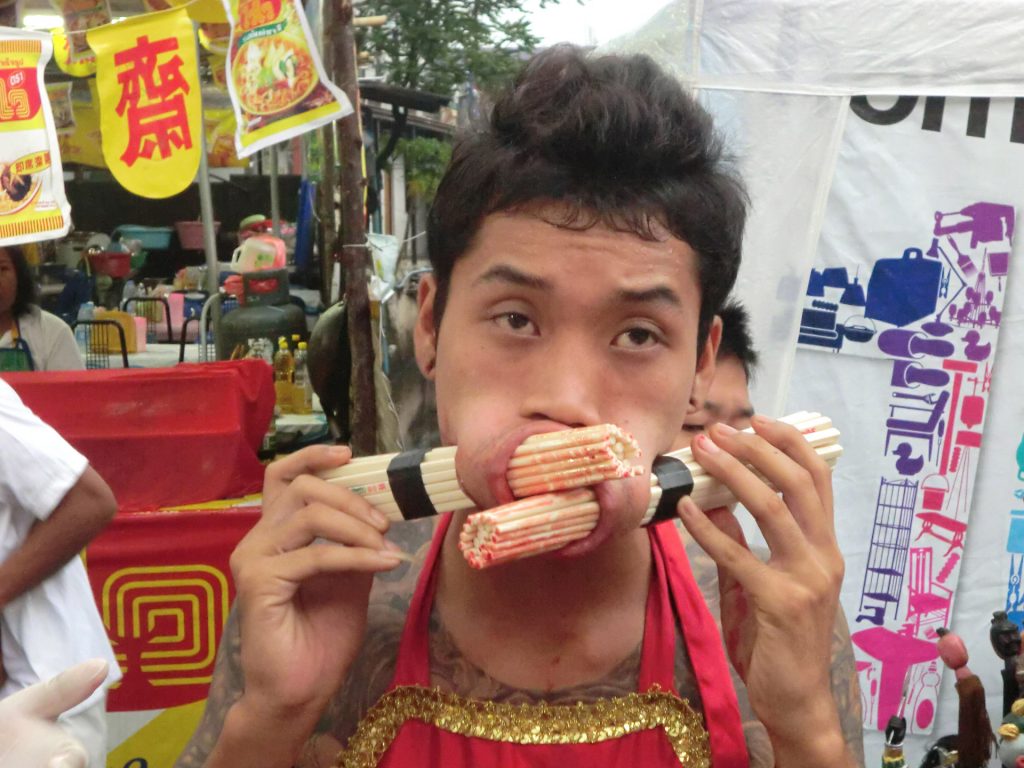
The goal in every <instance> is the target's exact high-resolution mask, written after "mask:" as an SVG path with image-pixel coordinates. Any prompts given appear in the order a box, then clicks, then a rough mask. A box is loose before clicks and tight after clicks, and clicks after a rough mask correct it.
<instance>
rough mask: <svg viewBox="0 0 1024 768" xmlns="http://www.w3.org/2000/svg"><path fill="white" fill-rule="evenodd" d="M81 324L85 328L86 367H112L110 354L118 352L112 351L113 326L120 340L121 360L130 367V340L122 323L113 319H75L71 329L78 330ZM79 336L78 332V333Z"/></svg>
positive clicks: (91, 368) (90, 368)
mask: <svg viewBox="0 0 1024 768" xmlns="http://www.w3.org/2000/svg"><path fill="white" fill-rule="evenodd" d="M79 326H83V327H84V328H85V331H86V333H85V367H86V368H87V369H89V370H93V369H99V368H109V367H110V355H111V354H117V350H114V351H113V352H111V349H112V348H113V344H111V336H110V333H111V328H113V329H116V333H117V338H118V341H119V342H120V352H121V362H122V363H123V364H124V367H125V368H127V367H128V341H127V339H125V336H124V328H122V327H121V324H120V323H117V322H115V321H113V320H75V321H74V322H72V323H71V329H72V330H73V331H77V330H78V327H79ZM76 336H77V333H76ZM94 341H95V343H94Z"/></svg>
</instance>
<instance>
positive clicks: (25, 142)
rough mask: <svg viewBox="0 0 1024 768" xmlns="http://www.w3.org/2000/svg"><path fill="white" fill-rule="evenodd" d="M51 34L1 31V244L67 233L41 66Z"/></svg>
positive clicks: (66, 213) (47, 55)
mask: <svg viewBox="0 0 1024 768" xmlns="http://www.w3.org/2000/svg"><path fill="white" fill-rule="evenodd" d="M52 53H53V47H52V44H51V42H50V36H49V35H47V34H45V33H42V32H29V31H26V30H21V29H0V246H2V245H15V244H18V243H30V242H33V241H36V240H46V239H49V238H55V237H62V236H63V235H65V234H67V231H68V226H69V224H70V216H69V215H70V213H71V210H70V208H69V206H68V201H67V198H66V197H65V196H64V171H63V169H62V168H61V164H60V153H59V152H58V151H57V133H56V131H55V130H54V126H53V113H52V112H51V111H50V101H49V99H48V98H47V96H46V90H45V87H44V85H43V70H44V69H45V68H46V62H47V61H49V59H50V56H51V55H52Z"/></svg>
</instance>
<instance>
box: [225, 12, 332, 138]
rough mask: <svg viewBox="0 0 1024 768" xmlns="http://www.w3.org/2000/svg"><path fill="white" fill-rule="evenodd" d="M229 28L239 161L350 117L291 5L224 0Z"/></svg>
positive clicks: (230, 88)
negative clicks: (339, 119)
mask: <svg viewBox="0 0 1024 768" xmlns="http://www.w3.org/2000/svg"><path fill="white" fill-rule="evenodd" d="M222 1H223V3H224V7H225V8H226V10H227V13H228V19H229V20H230V22H231V47H230V49H229V51H228V77H227V81H228V92H229V93H230V94H231V102H232V104H233V105H234V108H235V114H236V116H237V119H238V130H237V132H236V134H235V145H236V147H237V149H238V156H239V157H248V156H249V155H251V154H253V153H254V152H258V151H259V150H261V149H264V148H266V147H269V146H271V145H273V144H277V143H279V142H282V141H285V140H286V139H290V138H292V137H294V136H299V135H301V134H303V133H306V132H307V131H312V130H314V129H315V128H318V127H320V126H321V125H324V124H326V123H329V122H331V121H333V120H337V119H338V118H340V117H344V116H345V115H348V114H351V113H352V104H351V103H349V100H348V98H347V97H346V96H345V94H344V93H342V91H341V90H340V89H339V88H338V87H337V86H335V85H334V84H333V83H331V81H330V80H328V79H327V75H326V74H325V72H324V68H323V64H322V63H321V61H320V54H319V53H318V52H317V49H316V46H314V45H313V36H312V34H311V33H310V30H309V23H308V22H307V21H306V15H305V13H304V12H303V10H302V6H301V5H300V4H298V3H297V2H295V0H222Z"/></svg>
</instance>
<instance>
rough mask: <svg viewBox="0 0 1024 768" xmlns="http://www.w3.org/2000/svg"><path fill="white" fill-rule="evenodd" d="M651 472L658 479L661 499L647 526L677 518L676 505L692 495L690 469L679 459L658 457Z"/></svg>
mask: <svg viewBox="0 0 1024 768" xmlns="http://www.w3.org/2000/svg"><path fill="white" fill-rule="evenodd" d="M651 472H653V473H654V476H655V477H656V478H658V485H660V486H661V499H660V500H659V501H658V508H657V509H655V510H654V516H653V517H652V518H651V520H650V522H649V523H648V525H653V524H654V523H660V522H662V521H663V520H674V519H675V518H676V517H677V515H676V505H677V504H678V503H679V500H680V499H681V498H683V496H689V495H690V494H691V493H693V475H692V474H690V468H689V467H688V466H686V462H683V461H680V460H679V459H673V458H672V457H671V456H658V457H657V458H656V459H655V460H654V466H652V467H651Z"/></svg>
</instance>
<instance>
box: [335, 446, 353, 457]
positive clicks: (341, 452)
mask: <svg viewBox="0 0 1024 768" xmlns="http://www.w3.org/2000/svg"><path fill="white" fill-rule="evenodd" d="M330 452H331V453H332V454H333V455H334V456H348V455H350V454H351V453H352V451H351V449H350V448H349V447H348V446H347V445H332V446H331V447H330Z"/></svg>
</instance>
